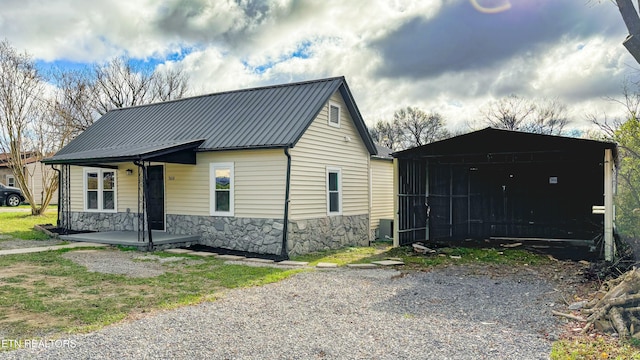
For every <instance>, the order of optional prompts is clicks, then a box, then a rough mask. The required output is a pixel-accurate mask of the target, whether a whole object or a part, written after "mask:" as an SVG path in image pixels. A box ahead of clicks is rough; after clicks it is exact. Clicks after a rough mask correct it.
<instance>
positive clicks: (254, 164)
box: [71, 150, 287, 218]
mask: <svg viewBox="0 0 640 360" xmlns="http://www.w3.org/2000/svg"><path fill="white" fill-rule="evenodd" d="M286 159H287V158H286V156H285V155H284V150H237V151H223V152H206V153H198V154H197V165H182V164H164V165H165V167H164V177H165V211H166V213H167V214H178V215H201V216H209V215H210V213H209V210H210V206H209V198H210V195H209V194H210V193H209V164H210V163H220V162H233V163H234V172H235V174H234V177H235V178H234V181H235V183H234V185H235V191H234V195H235V196H234V198H235V217H252V218H282V217H283V215H284V191H285V180H286V170H287V160H286ZM113 165H117V166H118V170H117V175H116V177H117V202H118V203H117V207H118V212H126V211H127V209H129V210H130V211H131V212H137V211H138V186H137V180H138V167H137V166H136V165H134V164H133V163H121V164H113ZM153 165H157V164H153ZM84 169H85V168H83V167H80V166H71V210H72V211H84V193H83V191H84V184H83V181H84V179H83V176H84ZM127 169H131V170H133V174H132V175H127V173H126V170H127Z"/></svg>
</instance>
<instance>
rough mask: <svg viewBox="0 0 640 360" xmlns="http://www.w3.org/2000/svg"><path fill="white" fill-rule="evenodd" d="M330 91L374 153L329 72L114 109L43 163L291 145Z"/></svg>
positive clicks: (341, 85) (343, 87)
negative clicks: (179, 149)
mask: <svg viewBox="0 0 640 360" xmlns="http://www.w3.org/2000/svg"><path fill="white" fill-rule="evenodd" d="M337 90H339V91H340V93H341V95H342V97H343V98H344V101H345V102H346V105H347V109H348V111H349V112H350V114H351V117H352V118H353V121H354V123H355V126H356V128H357V129H358V132H359V133H360V136H361V138H362V140H363V142H364V144H365V146H366V147H367V149H368V150H369V152H370V153H371V154H372V155H375V154H376V153H377V152H376V148H375V146H374V144H373V141H372V140H371V137H370V136H369V132H368V130H367V127H366V125H365V123H364V121H363V120H362V117H361V115H360V112H359V111H358V108H357V106H356V104H355V102H354V100H353V97H352V95H351V92H350V90H349V88H348V86H347V83H346V80H345V78H344V77H334V78H327V79H320V80H313V81H306V82H299V83H292V84H283V85H276V86H266V87H259V88H252V89H245V90H236V91H227V92H221V93H215V94H209V95H203V96H197V97H191V98H186V99H180V100H173V101H167V102H162V103H156V104H150V105H142V106H136V107H129V108H122V109H114V110H111V111H109V112H108V113H106V114H105V115H104V116H102V117H101V118H100V119H98V120H97V121H96V122H95V123H94V124H93V125H91V126H90V127H89V128H88V129H87V130H85V131H84V132H83V133H81V134H80V135H78V137H76V138H75V139H74V140H72V141H71V142H70V143H69V144H68V145H67V146H65V147H64V148H63V149H62V150H60V151H59V152H58V153H57V154H56V155H55V156H53V157H51V158H49V159H46V160H45V162H47V163H73V162H79V161H81V160H82V161H89V160H94V161H95V160H102V159H111V160H114V161H116V160H118V159H120V161H124V160H129V158H130V157H132V156H137V155H141V154H144V153H145V152H147V151H149V149H151V150H153V151H157V150H160V149H161V148H163V146H164V148H171V147H172V146H174V145H176V144H182V143H191V142H194V141H197V140H202V143H201V144H200V146H199V147H198V148H197V150H198V151H214V150H233V149H248V148H285V147H293V146H295V144H296V143H297V141H298V140H299V139H300V137H301V136H302V134H303V133H304V132H305V130H306V129H307V128H308V127H309V125H311V123H312V122H313V120H314V119H315V118H316V116H317V115H318V113H319V112H320V110H321V109H322V106H323V105H324V104H325V103H326V102H327V101H328V100H329V98H330V96H331V95H332V94H333V93H334V92H335V91H337Z"/></svg>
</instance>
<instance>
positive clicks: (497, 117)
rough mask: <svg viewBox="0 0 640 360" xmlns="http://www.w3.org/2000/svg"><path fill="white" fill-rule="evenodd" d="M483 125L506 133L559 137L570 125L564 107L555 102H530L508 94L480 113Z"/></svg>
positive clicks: (547, 100) (492, 102) (544, 100)
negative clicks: (528, 133) (517, 132)
mask: <svg viewBox="0 0 640 360" xmlns="http://www.w3.org/2000/svg"><path fill="white" fill-rule="evenodd" d="M480 112H481V114H482V117H483V122H484V123H486V124H487V125H489V126H491V127H494V128H497V129H506V130H515V131H526V132H532V133H537V134H547V135H561V134H562V133H563V130H564V128H565V126H566V125H567V124H568V123H569V118H568V117H567V106H566V105H565V104H563V103H561V102H560V101H558V100H557V99H540V100H530V99H525V98H523V97H520V96H518V95H514V94H512V95H509V96H505V97H503V98H500V99H498V100H494V101H491V102H489V103H488V104H487V105H486V106H485V107H484V108H483V109H481V110H480Z"/></svg>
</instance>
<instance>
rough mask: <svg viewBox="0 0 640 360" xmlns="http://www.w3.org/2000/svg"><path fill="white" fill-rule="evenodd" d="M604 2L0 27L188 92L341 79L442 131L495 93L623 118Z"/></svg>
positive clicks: (293, 10)
mask: <svg viewBox="0 0 640 360" xmlns="http://www.w3.org/2000/svg"><path fill="white" fill-rule="evenodd" d="M626 33H627V30H626V28H625V27H624V23H623V22H622V19H621V17H620V14H619V12H618V10H617V8H616V7H615V5H613V3H612V2H611V1H608V0H348V1H345V0H274V1H259V0H109V1H106V0H96V1H86V0H0V37H2V38H5V39H6V40H8V41H9V42H10V43H11V44H12V45H13V46H14V47H15V48H16V49H18V50H24V51H27V52H28V53H29V54H31V55H32V56H33V58H34V59H35V60H36V61H37V62H38V64H39V66H40V67H41V68H43V69H45V70H46V68H48V67H53V66H58V67H77V66H82V65H84V64H90V63H104V62H106V61H108V60H109V59H111V58H113V57H116V56H128V57H130V58H132V59H133V60H134V61H136V62H137V63H138V64H142V65H144V66H149V67H158V66H159V67H178V66H179V67H181V68H182V69H183V71H184V72H185V73H186V74H187V75H188V76H189V78H190V84H191V88H192V92H193V95H197V94H203V93H213V92H218V91H226V90H235V89H243V88H249V87H256V86H263V85H272V84H281V83H288V82H295V81H305V80H313V79H319V78H325V77H333V76H345V78H346V79H347V83H348V85H349V87H350V89H351V91H352V93H353V95H354V98H355V101H356V103H357V105H358V108H359V109H360V112H361V113H362V115H363V117H364V119H365V121H366V122H367V124H368V125H372V124H373V123H375V122H376V121H378V120H388V119H392V117H393V113H394V111H396V110H398V109H400V108H402V107H406V106H415V107H418V108H420V109H422V110H425V111H427V112H430V111H435V112H438V113H440V114H442V115H443V116H444V118H445V120H446V121H447V124H448V126H449V127H450V128H451V129H460V128H464V127H466V126H468V124H472V125H473V126H478V119H480V118H481V109H483V107H486V104H488V103H489V102H490V101H492V100H495V99H499V98H501V97H504V96H508V95H511V94H515V95H518V96H521V97H524V98H529V99H542V98H547V99H557V100H558V101H560V102H562V103H565V104H566V105H567V107H568V109H569V117H570V119H571V120H572V121H573V124H572V125H571V126H573V127H576V128H580V127H584V126H586V124H587V121H586V120H585V119H586V116H587V115H590V114H596V115H602V114H607V116H608V117H616V116H621V115H622V114H623V109H621V107H620V105H619V104H616V103H615V102H613V101H611V100H610V99H611V98H620V96H621V94H622V88H623V84H624V83H625V81H627V82H628V81H631V82H633V81H635V79H636V78H638V70H637V69H638V67H639V66H638V64H637V63H636V62H635V60H634V59H633V58H632V57H631V56H630V55H629V54H628V53H627V51H626V49H625V48H624V47H623V46H622V41H623V40H624V39H625V36H626Z"/></svg>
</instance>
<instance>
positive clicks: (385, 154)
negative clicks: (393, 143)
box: [374, 144, 393, 160]
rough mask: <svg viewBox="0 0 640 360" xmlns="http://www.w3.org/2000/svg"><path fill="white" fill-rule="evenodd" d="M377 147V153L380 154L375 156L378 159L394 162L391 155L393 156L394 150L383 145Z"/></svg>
mask: <svg viewBox="0 0 640 360" xmlns="http://www.w3.org/2000/svg"><path fill="white" fill-rule="evenodd" d="M375 145H376V151H377V152H378V154H377V155H374V157H375V158H376V159H385V160H393V156H392V155H391V154H393V150H391V149H389V148H388V147H385V146H382V145H378V144H375Z"/></svg>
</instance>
